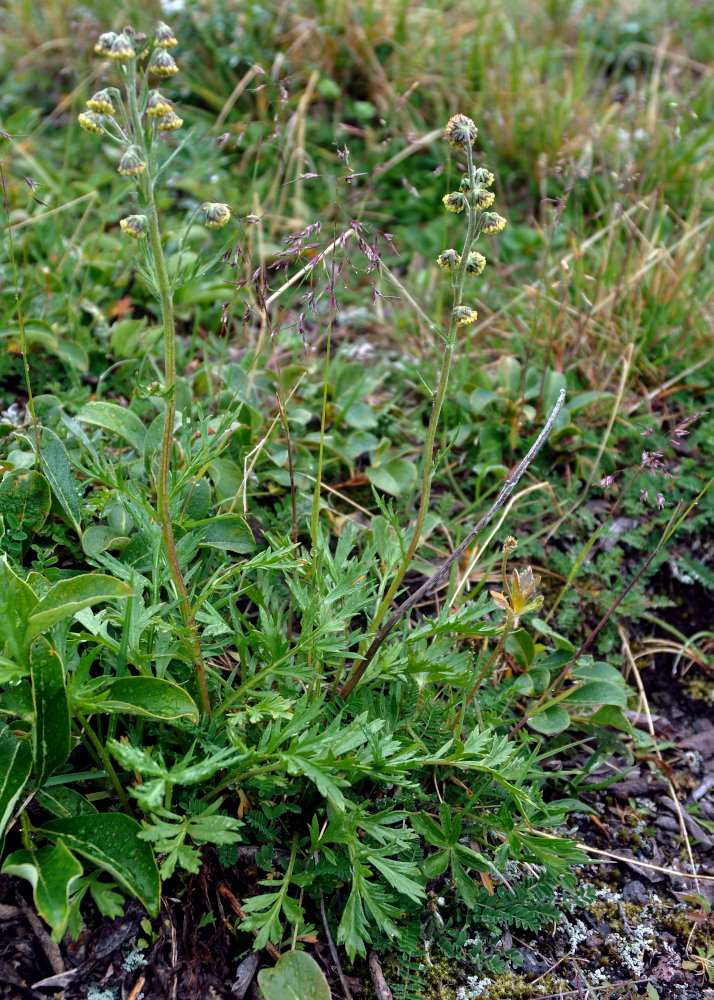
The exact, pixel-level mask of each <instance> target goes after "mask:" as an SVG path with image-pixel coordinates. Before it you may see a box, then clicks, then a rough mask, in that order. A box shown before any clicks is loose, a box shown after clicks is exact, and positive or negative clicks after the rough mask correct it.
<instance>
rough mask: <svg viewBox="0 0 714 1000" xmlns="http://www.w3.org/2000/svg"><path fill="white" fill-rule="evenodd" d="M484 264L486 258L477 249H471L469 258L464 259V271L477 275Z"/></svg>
mask: <svg viewBox="0 0 714 1000" xmlns="http://www.w3.org/2000/svg"><path fill="white" fill-rule="evenodd" d="M485 266H486V258H485V257H484V255H483V254H482V253H479V252H478V250H472V251H471V253H470V254H469V259H468V260H467V261H466V273H467V274H474V275H479V274H481V272H482V271H483V269H484V267H485Z"/></svg>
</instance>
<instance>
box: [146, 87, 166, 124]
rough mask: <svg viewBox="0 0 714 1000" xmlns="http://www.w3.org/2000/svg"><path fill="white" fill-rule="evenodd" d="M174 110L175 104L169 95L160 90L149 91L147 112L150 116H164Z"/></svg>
mask: <svg viewBox="0 0 714 1000" xmlns="http://www.w3.org/2000/svg"><path fill="white" fill-rule="evenodd" d="M172 110H173V104H172V102H171V101H170V100H169V99H168V97H164V95H163V94H161V93H160V92H159V91H158V90H150V91H149V96H148V98H147V101H146V113H147V115H148V116H149V118H163V117H164V116H165V115H168V114H171V111H172Z"/></svg>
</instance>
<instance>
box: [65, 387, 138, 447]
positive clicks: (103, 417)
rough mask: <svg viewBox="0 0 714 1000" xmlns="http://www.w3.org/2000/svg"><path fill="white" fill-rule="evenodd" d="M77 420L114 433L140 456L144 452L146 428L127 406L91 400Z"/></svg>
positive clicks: (80, 412)
mask: <svg viewBox="0 0 714 1000" xmlns="http://www.w3.org/2000/svg"><path fill="white" fill-rule="evenodd" d="M77 420H80V421H82V422H84V423H85V424H94V425H95V426H96V427H103V428H104V430H107V431H112V432H113V433H114V434H116V435H117V436H118V437H120V438H123V439H124V440H125V441H128V442H129V444H130V445H131V446H132V447H133V448H134V449H135V451H137V452H138V454H140V455H141V454H142V453H143V451H144V438H145V437H146V428H145V427H144V425H143V424H142V422H141V420H140V419H139V417H137V415H136V414H135V413H134V412H133V411H132V410H127V408H126V407H125V406H119V405H118V403H107V402H105V401H104V400H91V401H90V402H89V403H85V404H84V406H83V407H82V409H81V410H80V411H79V413H78V414H77Z"/></svg>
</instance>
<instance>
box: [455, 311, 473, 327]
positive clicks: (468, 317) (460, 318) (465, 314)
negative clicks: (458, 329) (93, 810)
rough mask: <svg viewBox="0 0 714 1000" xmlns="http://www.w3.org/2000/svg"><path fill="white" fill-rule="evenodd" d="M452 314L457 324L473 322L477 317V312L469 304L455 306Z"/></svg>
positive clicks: (464, 324)
mask: <svg viewBox="0 0 714 1000" xmlns="http://www.w3.org/2000/svg"><path fill="white" fill-rule="evenodd" d="M454 316H455V317H456V325H457V326H466V325H467V324H468V323H475V322H476V320H477V319H478V313H477V312H476V310H475V309H472V308H471V306H457V307H456V308H455V309H454Z"/></svg>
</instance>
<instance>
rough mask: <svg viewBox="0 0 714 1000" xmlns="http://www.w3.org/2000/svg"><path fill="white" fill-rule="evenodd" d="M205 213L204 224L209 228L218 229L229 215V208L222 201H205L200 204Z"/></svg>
mask: <svg viewBox="0 0 714 1000" xmlns="http://www.w3.org/2000/svg"><path fill="white" fill-rule="evenodd" d="M201 208H202V209H203V211H204V212H205V213H206V225H207V227H208V228H209V229H220V228H221V226H225V224H226V223H227V222H228V220H229V219H230V217H231V210H230V208H229V207H228V205H224V204H223V202H222V201H207V202H206V203H205V204H203V205H201Z"/></svg>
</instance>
